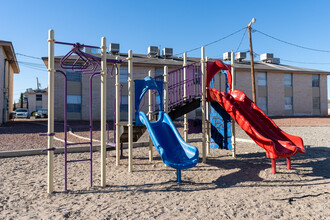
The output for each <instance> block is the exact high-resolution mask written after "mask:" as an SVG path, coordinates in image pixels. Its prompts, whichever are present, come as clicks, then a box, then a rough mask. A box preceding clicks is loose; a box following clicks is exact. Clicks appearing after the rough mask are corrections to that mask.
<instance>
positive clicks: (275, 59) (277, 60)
mask: <svg viewBox="0 0 330 220" xmlns="http://www.w3.org/2000/svg"><path fill="white" fill-rule="evenodd" d="M280 61H281V60H280V58H273V59H272V63H274V64H280Z"/></svg>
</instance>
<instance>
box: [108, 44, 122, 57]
mask: <svg viewBox="0 0 330 220" xmlns="http://www.w3.org/2000/svg"><path fill="white" fill-rule="evenodd" d="M119 49H120V45H119V44H116V43H110V46H109V52H110V53H111V54H112V55H117V54H118V53H119Z"/></svg>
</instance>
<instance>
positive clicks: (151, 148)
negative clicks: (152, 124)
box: [148, 70, 153, 162]
mask: <svg viewBox="0 0 330 220" xmlns="http://www.w3.org/2000/svg"><path fill="white" fill-rule="evenodd" d="M148 76H150V77H152V74H151V70H149V72H148ZM148 98H149V100H148V101H149V106H148V107H149V109H148V113H149V116H148V117H149V121H151V120H152V91H151V90H149V91H148ZM152 160H153V144H152V141H151V138H150V136H149V161H150V162H152Z"/></svg>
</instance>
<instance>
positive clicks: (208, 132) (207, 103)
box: [204, 57, 211, 155]
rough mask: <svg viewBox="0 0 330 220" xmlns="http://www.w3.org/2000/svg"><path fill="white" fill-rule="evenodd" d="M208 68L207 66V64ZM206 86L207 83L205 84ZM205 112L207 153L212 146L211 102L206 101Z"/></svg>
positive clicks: (207, 153)
mask: <svg viewBox="0 0 330 220" xmlns="http://www.w3.org/2000/svg"><path fill="white" fill-rule="evenodd" d="M208 59H209V58H208V57H206V59H205V61H206V62H207V61H208ZM205 68H206V66H205ZM205 82H206V77H205ZM204 85H205V86H206V83H205V84H204ZM205 102H206V92H205ZM205 114H206V117H205V118H206V130H205V131H206V155H209V154H210V146H211V140H210V132H211V131H210V125H211V121H210V103H209V102H206V105H205Z"/></svg>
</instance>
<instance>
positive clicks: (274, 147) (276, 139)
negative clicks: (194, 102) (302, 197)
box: [206, 60, 305, 173]
mask: <svg viewBox="0 0 330 220" xmlns="http://www.w3.org/2000/svg"><path fill="white" fill-rule="evenodd" d="M220 70H225V71H227V76H228V82H229V92H228V93H225V92H220V91H218V90H216V89H213V88H209V85H210V82H211V80H212V78H213V77H214V76H215V74H216V73H218V72H219V71H220ZM206 88H207V99H208V101H216V102H218V103H219V104H220V105H221V106H222V107H223V108H224V109H225V110H226V111H227V113H228V114H229V115H230V116H231V117H232V118H233V119H234V120H235V121H236V122H237V123H238V124H239V126H240V127H241V128H242V129H243V130H244V131H245V132H246V133H247V134H248V135H249V136H250V137H251V138H252V140H254V141H255V142H256V143H257V144H258V145H259V146H260V147H262V148H264V149H265V150H266V155H267V157H268V158H271V159H272V171H273V173H276V163H275V160H276V159H278V158H279V157H286V158H287V163H288V169H290V168H291V163H290V157H292V156H294V155H296V154H297V153H298V152H300V153H305V149H304V145H303V140H302V139H301V138H300V137H297V136H293V135H290V134H287V133H285V132H284V131H282V130H281V129H280V128H279V127H278V126H277V125H276V124H275V123H274V121H273V120H271V119H270V118H269V117H267V115H266V114H265V113H264V112H263V111H262V110H261V109H260V108H258V107H257V106H256V105H255V104H254V102H253V101H252V100H250V99H249V98H248V97H247V96H246V95H245V93H243V92H242V91H239V90H234V91H232V90H231V73H230V65H226V64H224V63H222V62H221V61H219V60H217V61H215V62H207V77H206Z"/></svg>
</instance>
